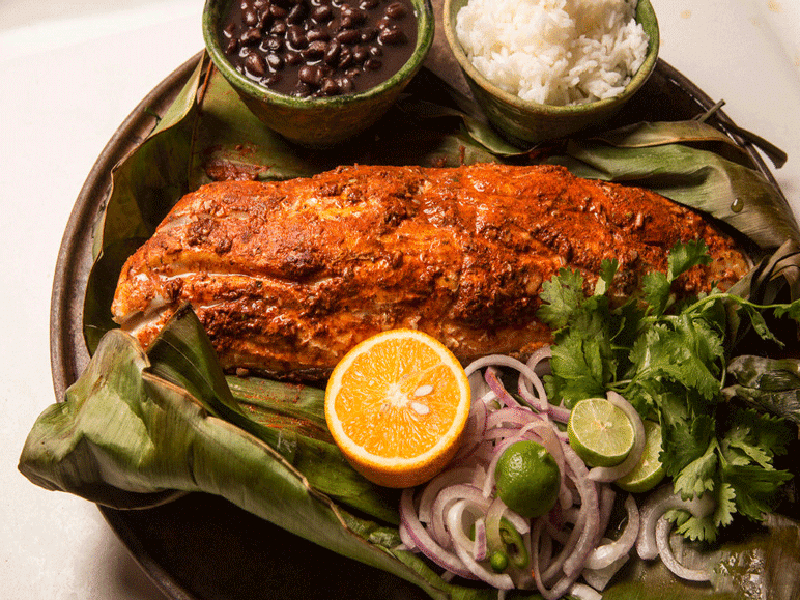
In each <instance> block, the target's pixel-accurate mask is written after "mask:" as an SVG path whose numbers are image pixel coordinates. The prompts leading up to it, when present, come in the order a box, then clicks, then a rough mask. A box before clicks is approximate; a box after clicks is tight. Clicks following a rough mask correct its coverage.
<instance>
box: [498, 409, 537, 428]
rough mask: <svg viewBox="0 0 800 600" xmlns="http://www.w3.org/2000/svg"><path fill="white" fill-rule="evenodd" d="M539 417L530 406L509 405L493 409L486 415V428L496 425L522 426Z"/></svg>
mask: <svg viewBox="0 0 800 600" xmlns="http://www.w3.org/2000/svg"><path fill="white" fill-rule="evenodd" d="M538 418H539V417H538V416H537V415H536V413H535V412H533V411H532V410H531V409H530V408H525V407H522V406H519V405H517V406H509V407H505V408H500V409H498V410H495V411H492V412H490V413H489V415H488V416H487V417H486V429H487V430H489V429H493V428H495V427H503V426H512V427H517V428H519V427H522V426H523V425H527V424H528V423H530V422H531V421H533V420H535V419H538Z"/></svg>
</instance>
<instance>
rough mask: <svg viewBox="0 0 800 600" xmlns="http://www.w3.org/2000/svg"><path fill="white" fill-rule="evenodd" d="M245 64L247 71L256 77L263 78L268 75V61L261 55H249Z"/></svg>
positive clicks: (253, 53)
mask: <svg viewBox="0 0 800 600" xmlns="http://www.w3.org/2000/svg"><path fill="white" fill-rule="evenodd" d="M244 64H245V66H247V70H248V71H250V72H251V73H252V74H253V75H255V76H256V77H263V76H264V75H266V74H267V61H266V60H264V57H263V56H261V55H260V54H256V53H255V52H252V53H250V54H248V55H247V58H246V59H245V60H244Z"/></svg>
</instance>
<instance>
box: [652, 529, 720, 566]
mask: <svg viewBox="0 0 800 600" xmlns="http://www.w3.org/2000/svg"><path fill="white" fill-rule="evenodd" d="M671 530H672V523H670V522H669V521H668V520H667V519H666V518H665V517H661V518H660V519H659V520H658V524H657V525H656V544H657V546H658V554H659V556H660V557H661V562H663V563H664V566H665V567H667V568H668V569H669V570H670V571H672V572H673V573H674V574H675V575H677V576H678V577H680V578H681V579H688V580H689V581H709V580H710V579H711V570H710V569H688V568H686V567H685V566H683V565H682V564H681V563H680V562H678V559H677V558H675V554H674V553H673V552H672V548H671V547H670V545H669V533H670V531H671Z"/></svg>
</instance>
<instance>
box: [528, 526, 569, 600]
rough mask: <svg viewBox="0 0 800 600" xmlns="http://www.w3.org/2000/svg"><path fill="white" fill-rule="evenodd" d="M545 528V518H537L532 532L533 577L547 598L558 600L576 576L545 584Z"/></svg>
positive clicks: (541, 592) (548, 599)
mask: <svg viewBox="0 0 800 600" xmlns="http://www.w3.org/2000/svg"><path fill="white" fill-rule="evenodd" d="M543 528H544V519H536V521H534V524H533V531H532V532H531V557H532V562H533V579H534V581H535V582H536V589H538V590H539V593H540V594H541V595H542V597H543V598H544V599H545V600H558V599H559V598H561V597H562V596H563V595H564V594H565V593H566V592H567V590H569V588H570V586H571V585H572V584H573V583H575V579H577V576H574V577H566V576H565V577H562V578H561V579H559V580H558V581H556V583H555V584H554V585H553V587H551V588H548V587H547V586H546V585H545V577H546V576H545V574H544V573H543V572H542V560H541V555H540V545H541V535H542V530H543Z"/></svg>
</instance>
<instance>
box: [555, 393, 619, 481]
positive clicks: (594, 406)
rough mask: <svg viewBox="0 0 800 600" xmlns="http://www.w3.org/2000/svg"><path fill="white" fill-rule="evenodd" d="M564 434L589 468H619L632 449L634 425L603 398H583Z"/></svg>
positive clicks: (570, 417) (576, 405) (571, 415)
mask: <svg viewBox="0 0 800 600" xmlns="http://www.w3.org/2000/svg"><path fill="white" fill-rule="evenodd" d="M567 433H568V434H569V445H570V446H572V449H573V450H575V452H576V453H577V455H578V456H580V457H581V459H582V460H583V462H585V463H586V464H587V465H590V466H592V467H613V466H614V465H618V464H619V463H621V462H622V461H623V460H625V457H626V456H628V454H629V453H630V451H631V448H633V438H634V433H633V424H632V423H631V422H630V419H628V416H627V415H626V414H625V412H624V411H623V410H622V409H621V408H619V407H618V406H615V405H614V404H613V403H612V402H610V401H609V400H607V399H605V398H586V399H585V400H581V401H579V402H578V403H577V404H575V406H574V407H573V408H572V412H571V413H570V416H569V426H568V427H567Z"/></svg>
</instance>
